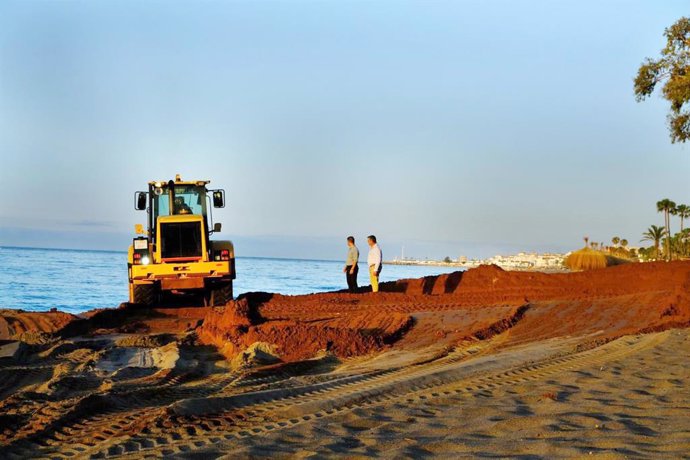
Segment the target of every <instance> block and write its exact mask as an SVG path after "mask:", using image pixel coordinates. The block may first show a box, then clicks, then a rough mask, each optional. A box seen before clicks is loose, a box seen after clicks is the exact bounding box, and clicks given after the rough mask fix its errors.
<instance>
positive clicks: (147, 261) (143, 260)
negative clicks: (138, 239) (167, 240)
mask: <svg viewBox="0 0 690 460" xmlns="http://www.w3.org/2000/svg"><path fill="white" fill-rule="evenodd" d="M149 262H151V260H150V259H149V256H144V257H142V258H141V261H140V263H141V265H148V264H149Z"/></svg>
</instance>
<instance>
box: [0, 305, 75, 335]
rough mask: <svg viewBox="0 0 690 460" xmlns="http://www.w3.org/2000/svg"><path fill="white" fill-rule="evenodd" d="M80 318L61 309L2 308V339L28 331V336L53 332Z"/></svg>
mask: <svg viewBox="0 0 690 460" xmlns="http://www.w3.org/2000/svg"><path fill="white" fill-rule="evenodd" d="M78 319H79V318H78V317H76V316H74V315H70V314H69V313H63V312H60V311H50V312H29V311H23V310H0V340H10V339H16V338H18V337H20V336H21V335H22V334H27V333H28V335H27V337H30V336H31V335H34V336H38V335H39V334H40V333H46V334H53V333H55V332H56V331H59V330H62V329H63V328H65V327H66V326H67V325H68V324H70V323H71V322H73V321H76V320H78Z"/></svg>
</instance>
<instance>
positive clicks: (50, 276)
mask: <svg viewBox="0 0 690 460" xmlns="http://www.w3.org/2000/svg"><path fill="white" fill-rule="evenodd" d="M343 265H344V264H343V263H342V262H338V261H326V260H297V259H268V258H252V257H243V258H238V259H237V260H236V267H237V279H236V280H235V286H234V292H235V296H237V295H239V294H242V293H244V292H251V291H266V292H276V293H280V294H288V295H294V294H309V293H312V292H323V291H335V290H339V289H344V288H345V287H346V283H345V274H344V273H343V272H342V269H343ZM455 270H457V268H451V267H429V266H409V265H408V266H404V265H384V267H383V271H382V273H381V281H382V282H385V281H393V280H397V279H401V278H419V277H422V276H426V275H436V274H440V273H449V272H452V271H455ZM358 281H359V285H360V286H364V285H368V284H369V274H368V273H367V272H366V270H361V266H360V273H359V278H358ZM127 296H128V295H127V254H126V253H124V252H106V251H78V250H64V249H34V248H8V247H0V308H21V309H24V310H32V311H44V310H50V309H51V308H57V309H58V310H62V311H66V312H71V313H79V312H84V311H87V310H91V309H93V308H106V307H117V306H118V305H119V304H120V303H122V302H126V301H127Z"/></svg>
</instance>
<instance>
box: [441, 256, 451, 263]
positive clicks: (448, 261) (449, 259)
mask: <svg viewBox="0 0 690 460" xmlns="http://www.w3.org/2000/svg"><path fill="white" fill-rule="evenodd" d="M443 261H444V262H445V263H447V264H449V263H451V262H452V261H453V260H452V259H451V258H450V257H448V256H446V258H445V259H443Z"/></svg>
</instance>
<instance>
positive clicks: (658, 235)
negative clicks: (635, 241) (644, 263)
mask: <svg viewBox="0 0 690 460" xmlns="http://www.w3.org/2000/svg"><path fill="white" fill-rule="evenodd" d="M665 235H666V230H665V229H664V228H663V227H657V226H656V225H652V226H651V227H649V228H648V229H647V231H646V232H644V233H643V234H642V236H643V238H642V240H641V241H652V242H654V258H655V259H658V258H659V243H660V242H661V239H662V238H663V237H664V236H665Z"/></svg>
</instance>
